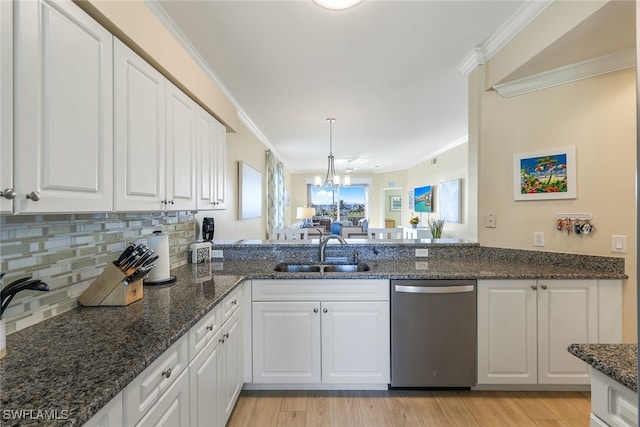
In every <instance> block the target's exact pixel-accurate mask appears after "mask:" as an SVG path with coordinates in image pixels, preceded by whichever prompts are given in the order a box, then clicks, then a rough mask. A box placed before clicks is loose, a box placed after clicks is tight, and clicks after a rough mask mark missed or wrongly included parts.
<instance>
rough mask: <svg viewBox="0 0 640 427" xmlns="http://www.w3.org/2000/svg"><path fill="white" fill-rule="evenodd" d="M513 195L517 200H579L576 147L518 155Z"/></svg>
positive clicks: (514, 169) (516, 155) (516, 157)
mask: <svg viewBox="0 0 640 427" xmlns="http://www.w3.org/2000/svg"><path fill="white" fill-rule="evenodd" d="M513 198H514V200H549V199H575V198H576V149H575V147H561V148H555V149H550V150H543V151H535V152H530V153H520V154H514V155H513Z"/></svg>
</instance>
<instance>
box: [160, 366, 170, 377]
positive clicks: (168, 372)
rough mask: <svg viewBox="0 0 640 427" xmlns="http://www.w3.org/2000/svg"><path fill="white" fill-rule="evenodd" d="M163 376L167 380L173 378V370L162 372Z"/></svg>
mask: <svg viewBox="0 0 640 427" xmlns="http://www.w3.org/2000/svg"><path fill="white" fill-rule="evenodd" d="M162 376H163V377H165V378H169V377H170V376H171V368H169V369H167V370H166V371H162Z"/></svg>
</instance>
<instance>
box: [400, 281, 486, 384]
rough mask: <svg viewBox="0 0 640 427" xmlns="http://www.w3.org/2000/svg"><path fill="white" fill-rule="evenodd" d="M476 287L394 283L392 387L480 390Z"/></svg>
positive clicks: (458, 283)
mask: <svg viewBox="0 0 640 427" xmlns="http://www.w3.org/2000/svg"><path fill="white" fill-rule="evenodd" d="M476 341H477V338H476V281H475V280H392V281H391V387H471V386H474V385H475V384H476Z"/></svg>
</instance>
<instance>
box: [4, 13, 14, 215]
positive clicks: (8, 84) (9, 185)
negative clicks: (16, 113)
mask: <svg viewBox="0 0 640 427" xmlns="http://www.w3.org/2000/svg"><path fill="white" fill-rule="evenodd" d="M12 5H13V2H10V1H3V2H0V152H1V153H2V156H0V192H2V195H1V197H0V213H11V212H12V211H13V202H12V201H11V200H12V198H13V197H14V196H15V195H14V191H15V190H14V188H13V17H12V14H13V12H12V7H11V6H12Z"/></svg>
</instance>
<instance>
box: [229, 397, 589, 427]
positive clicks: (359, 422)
mask: <svg viewBox="0 0 640 427" xmlns="http://www.w3.org/2000/svg"><path fill="white" fill-rule="evenodd" d="M590 408H591V406H590V393H588V392H586V393H585V392H563V391H553V392H538V391H534V392H529V391H526V392H525V391H468V390H390V391H243V392H242V393H241V394H240V398H239V399H238V403H237V404H236V408H235V409H234V411H233V413H232V414H231V418H230V420H229V423H228V424H227V425H228V426H229V427H247V426H250V427H254V426H255V427H281V426H303V425H304V426H313V427H316V426H328V427H333V426H335V427H369V426H402V427H405V426H406V427H409V426H411V427H413V426H415V427H450V426H464V427H467V426H483V427H484V426H487V427H494V426H496V427H498V426H517V427H529V426H531V427H541V426H542V427H580V426H585V427H586V426H588V425H589V413H590Z"/></svg>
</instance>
